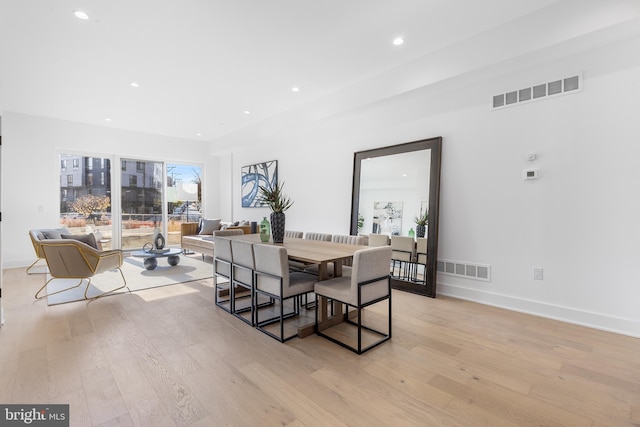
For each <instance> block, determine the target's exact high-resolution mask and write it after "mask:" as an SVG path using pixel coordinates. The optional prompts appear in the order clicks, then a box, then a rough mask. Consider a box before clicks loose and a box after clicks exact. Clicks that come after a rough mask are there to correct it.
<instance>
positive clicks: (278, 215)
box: [260, 182, 293, 243]
mask: <svg viewBox="0 0 640 427" xmlns="http://www.w3.org/2000/svg"><path fill="white" fill-rule="evenodd" d="M283 187H284V182H282V183H277V184H276V185H275V186H271V185H269V186H263V185H261V186H260V202H261V204H263V205H267V207H268V208H269V209H271V216H270V219H271V235H272V236H273V243H282V242H284V224H285V214H284V212H285V211H286V210H287V209H289V208H290V207H291V206H292V205H293V200H291V198H289V196H287V195H286V194H284V193H283V192H282V188H283Z"/></svg>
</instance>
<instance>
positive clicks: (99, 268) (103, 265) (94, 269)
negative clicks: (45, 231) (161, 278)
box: [35, 239, 127, 299]
mask: <svg viewBox="0 0 640 427" xmlns="http://www.w3.org/2000/svg"><path fill="white" fill-rule="evenodd" d="M40 248H41V250H42V254H43V256H44V258H45V260H46V261H47V266H48V268H49V275H50V276H51V278H50V279H49V280H47V281H46V282H45V284H44V285H43V286H42V287H41V288H40V289H39V290H38V292H36V295H35V297H36V299H41V298H45V297H47V296H49V295H53V294H57V293H60V292H64V291H67V290H70V289H74V288H77V287H78V286H81V285H82V284H83V282H85V281H86V288H85V290H84V298H85V299H93V298H98V297H101V296H103V295H106V294H109V293H111V292H115V291H117V290H119V289H122V288H124V287H125V286H127V280H126V279H125V277H124V274H122V270H121V267H122V262H123V258H122V251H121V250H117V249H116V250H109V251H99V250H97V249H95V248H93V247H91V246H90V245H87V244H86V243H83V242H80V241H78V240H73V239H46V240H41V241H40ZM110 270H118V271H119V272H120V276H122V281H123V284H122V286H120V287H117V288H115V289H112V290H110V291H107V292H103V293H101V294H98V295H96V296H93V297H91V298H89V297H88V296H87V292H88V290H89V285H90V284H91V278H92V277H93V276H95V275H97V274H100V273H104V272H106V271H110ZM55 279H78V283H77V284H76V285H74V286H70V287H68V288H64V289H61V290H58V291H55V292H51V293H50V294H44V295H40V293H41V292H42V291H44V290H46V288H47V285H48V284H49V283H50V282H51V281H53V280H55Z"/></svg>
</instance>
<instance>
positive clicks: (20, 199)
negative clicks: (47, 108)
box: [2, 112, 219, 268]
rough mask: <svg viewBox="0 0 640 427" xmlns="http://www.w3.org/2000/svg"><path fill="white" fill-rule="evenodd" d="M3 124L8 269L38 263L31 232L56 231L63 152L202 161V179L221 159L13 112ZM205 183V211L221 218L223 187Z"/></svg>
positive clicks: (195, 147) (191, 147)
mask: <svg viewBox="0 0 640 427" xmlns="http://www.w3.org/2000/svg"><path fill="white" fill-rule="evenodd" d="M2 122H3V137H2V148H3V156H2V206H3V212H2V216H3V218H2V223H3V233H2V257H3V258H2V261H3V267H4V268H12V267H19V266H27V265H29V264H30V263H31V262H32V261H33V260H34V259H35V257H34V253H33V247H32V246H31V242H30V240H29V238H28V236H27V233H28V230H29V229H32V228H44V227H57V226H58V223H59V197H60V189H59V179H58V174H59V170H58V159H57V150H59V149H64V150H69V151H80V152H85V153H96V154H100V155H103V156H113V155H116V154H117V155H119V156H130V157H133V158H140V159H151V160H168V161H172V162H177V163H180V162H184V163H203V160H204V161H205V163H204V172H203V175H204V179H205V180H207V178H208V176H209V175H211V176H213V177H215V176H216V167H215V166H216V165H217V159H215V158H213V157H208V156H206V153H207V145H206V143H202V142H198V141H189V140H184V139H178V138H169V137H162V136H157V135H147V134H141V133H135V132H127V131H121V130H116V129H111V128H108V127H101V126H91V125H84V124H79V123H72V122H67V121H62V120H55V119H48V118H42V117H34V116H28V115H23V114H15V113H10V112H4V113H3V114H2ZM205 182H210V183H211V184H212V185H206V186H205V192H206V193H205V195H204V197H203V198H204V203H205V206H204V212H205V213H206V214H207V215H212V216H213V215H218V214H219V212H217V206H218V203H217V197H218V190H219V187H218V186H217V182H215V180H210V181H205ZM214 182H215V184H216V185H214ZM209 187H211V189H209Z"/></svg>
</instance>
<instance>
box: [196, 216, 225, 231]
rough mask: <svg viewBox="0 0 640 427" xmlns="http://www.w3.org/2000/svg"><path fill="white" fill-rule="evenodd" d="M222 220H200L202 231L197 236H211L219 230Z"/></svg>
mask: <svg viewBox="0 0 640 427" xmlns="http://www.w3.org/2000/svg"><path fill="white" fill-rule="evenodd" d="M221 222H222V219H220V218H218V219H202V230H200V233H199V234H213V232H214V231H216V230H220V223H221Z"/></svg>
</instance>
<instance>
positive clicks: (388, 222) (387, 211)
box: [371, 202, 403, 236]
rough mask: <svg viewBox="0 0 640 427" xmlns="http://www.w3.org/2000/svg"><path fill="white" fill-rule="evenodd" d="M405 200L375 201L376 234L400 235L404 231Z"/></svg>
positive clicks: (374, 223)
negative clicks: (403, 212)
mask: <svg viewBox="0 0 640 427" xmlns="http://www.w3.org/2000/svg"><path fill="white" fill-rule="evenodd" d="M402 206H403V202H375V203H374V204H373V228H372V230H371V232H372V233H374V234H387V235H389V236H398V235H400V233H401V232H402Z"/></svg>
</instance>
